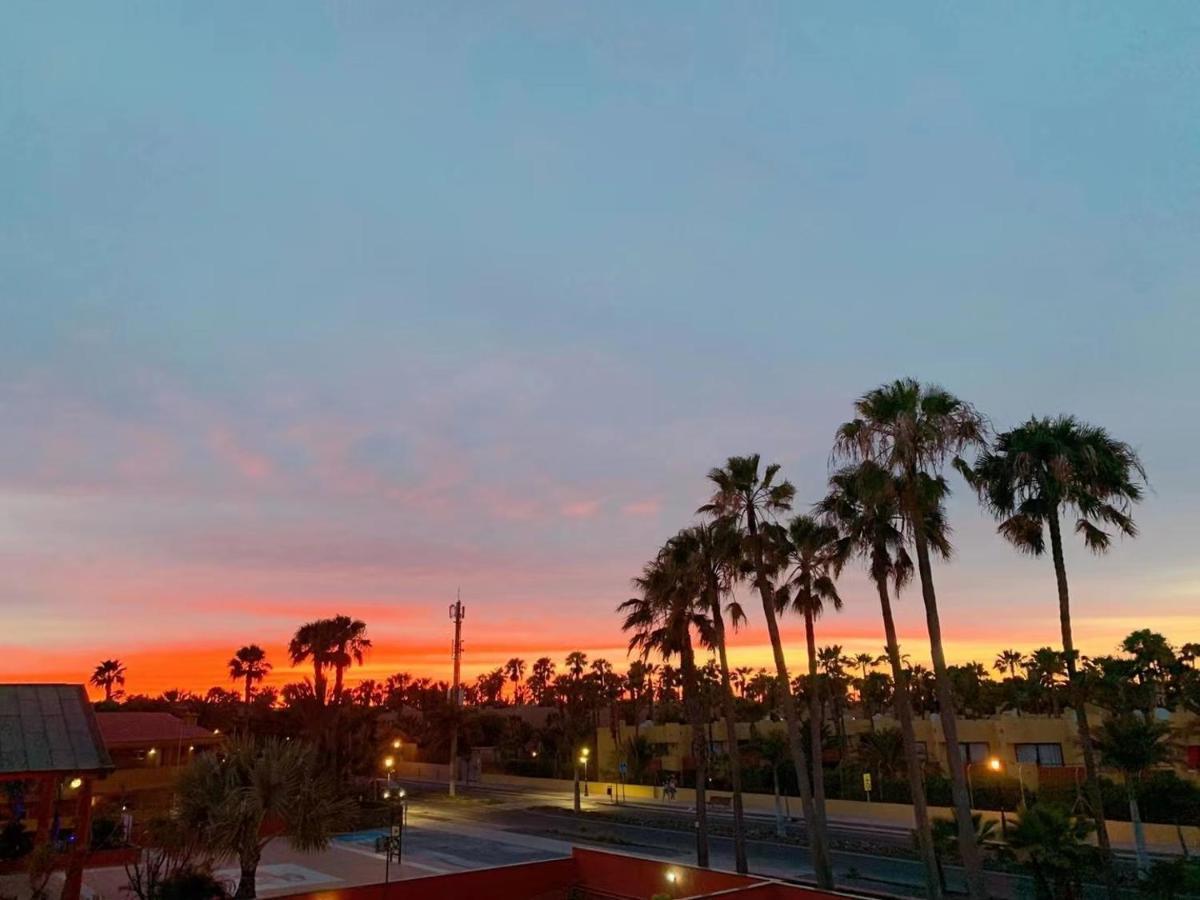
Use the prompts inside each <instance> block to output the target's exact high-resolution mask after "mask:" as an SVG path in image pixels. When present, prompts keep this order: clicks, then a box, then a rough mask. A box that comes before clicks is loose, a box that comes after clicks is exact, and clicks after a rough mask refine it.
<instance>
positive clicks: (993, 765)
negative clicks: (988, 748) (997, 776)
mask: <svg viewBox="0 0 1200 900" xmlns="http://www.w3.org/2000/svg"><path fill="white" fill-rule="evenodd" d="M987 764H988V768H989V769H991V770H992V771H993V772H999V771H1000V770H1001V769H1003V768H1004V763H1002V762H1000V757H998V756H993V757H991V758H990V759H989V760H988V762H987Z"/></svg>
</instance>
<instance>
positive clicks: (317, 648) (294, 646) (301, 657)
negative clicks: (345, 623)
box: [288, 619, 333, 706]
mask: <svg viewBox="0 0 1200 900" xmlns="http://www.w3.org/2000/svg"><path fill="white" fill-rule="evenodd" d="M332 649H333V634H332V629H331V628H330V620H329V619H315V620H313V621H312V622H305V623H304V624H303V625H301V626H300V627H299V628H297V629H296V633H295V634H294V635H292V640H291V642H290V643H289V644H288V658H289V659H290V660H291V662H292V665H293V666H298V665H300V664H301V663H304V662H308V663H311V664H312V667H313V697H314V698H315V699H316V701H317V705H318V706H324V705H325V698H326V691H327V689H328V684H329V679H328V678H327V677H326V672H327V670H328V667H329V664H330V655H331V653H332Z"/></svg>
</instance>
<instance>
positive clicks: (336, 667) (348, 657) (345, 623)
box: [329, 616, 371, 703]
mask: <svg viewBox="0 0 1200 900" xmlns="http://www.w3.org/2000/svg"><path fill="white" fill-rule="evenodd" d="M329 638H330V654H329V665H330V666H331V667H332V668H333V702H334V703H340V702H341V699H342V690H343V685H344V684H345V677H346V670H347V669H349V668H350V666H352V665H355V664H357V665H360V666H361V665H362V663H363V659H364V658H365V657H366V654H367V651H368V650H370V649H371V640H370V638H368V637H367V623H366V622H364V621H362V620H361V619H352V618H350V617H349V616H334V617H333V618H332V619H330V620H329Z"/></svg>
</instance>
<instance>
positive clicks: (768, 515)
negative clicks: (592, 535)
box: [699, 453, 833, 890]
mask: <svg viewBox="0 0 1200 900" xmlns="http://www.w3.org/2000/svg"><path fill="white" fill-rule="evenodd" d="M759 463H760V459H759V456H758V454H757V453H756V454H754V455H752V456H732V457H730V458H729V460H728V461H727V462H726V463H725V465H724V467H722V468H720V469H713V470H712V471H710V472H709V473H708V478H709V480H710V481H711V482H712V483H713V487H714V491H713V495H712V499H711V500H710V501H709V503H707V504H706V505H704V506H702V507H700V509H699V512H701V513H709V514H711V515H713V516H715V517H717V518H721V519H727V520H728V521H729V522H730V523H731V524H733V525H734V526H735V527H737V528H738V529H740V530H741V532H742V537H743V542H742V543H743V552H744V553H745V555H746V560H747V562H748V563H749V567H750V570H751V571H752V573H753V577H754V586H755V588H757V590H758V594H759V598H760V599H761V600H762V607H763V616H764V618H765V619H766V622H767V635H768V636H769V637H770V639H771V652H772V655H773V657H774V661H775V680H776V694H777V700H778V702H779V705H780V708H781V710H782V712H783V718H784V722H785V723H786V725H787V735H788V742H789V743H790V744H791V748H792V763H793V765H794V766H795V768H796V781H797V782H798V784H799V787H800V803H801V806H803V808H804V821H805V822H806V823H811V826H812V827H811V828H810V833H811V841H812V857H813V869H814V871H815V874H816V877H817V885H818V886H819V887H821V888H823V889H825V890H828V889H830V888H832V887H833V865H832V863H831V861H830V857H829V837H828V834H827V833H826V831H825V829H823V828H821V827H820V826H819V823H818V822H817V819H816V808H815V806H814V804H813V794H812V785H811V784H810V783H809V766H808V758H807V754H806V753H805V751H804V739H803V738H802V737H801V735H800V720H799V718H798V716H797V713H796V702H795V698H794V697H793V696H792V683H791V679H790V678H789V677H788V668H787V659H786V658H785V657H784V653H783V637H782V635H781V634H780V632H779V617H778V615H777V614H776V611H775V608H776V601H775V584H774V582H773V579H772V575H771V569H772V566H771V564H770V562H769V561H768V551H769V549H770V548H769V546H768V543H769V542H768V538H767V535H766V534H764V529H763V526H765V525H769V524H771V522H772V520H773V518H774V517H775V516H777V515H779V514H780V513H784V512H787V511H788V510H790V509H791V508H792V500H793V498H794V497H795V495H796V489H795V488H794V487H793V486H792V485H791V483H790V482H788V481H779V482H776V480H775V479H776V476H778V475H779V466H778V465H777V464H775V463H772V464H771V465H769V466H767V467H766V468H765V469H764V470H763V471H762V473H761V474H760V473H759Z"/></svg>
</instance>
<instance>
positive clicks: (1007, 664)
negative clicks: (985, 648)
mask: <svg viewBox="0 0 1200 900" xmlns="http://www.w3.org/2000/svg"><path fill="white" fill-rule="evenodd" d="M1024 664H1025V654H1024V653H1022V652H1021V651H1020V650H1001V651H1000V652H999V653H997V654H996V661H995V662H993V663H992V668H993V669H994V670H995V671H997V672H1007V673H1008V677H1009V678H1016V677H1017V669H1019V668H1021V667H1022V666H1023V665H1024Z"/></svg>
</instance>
